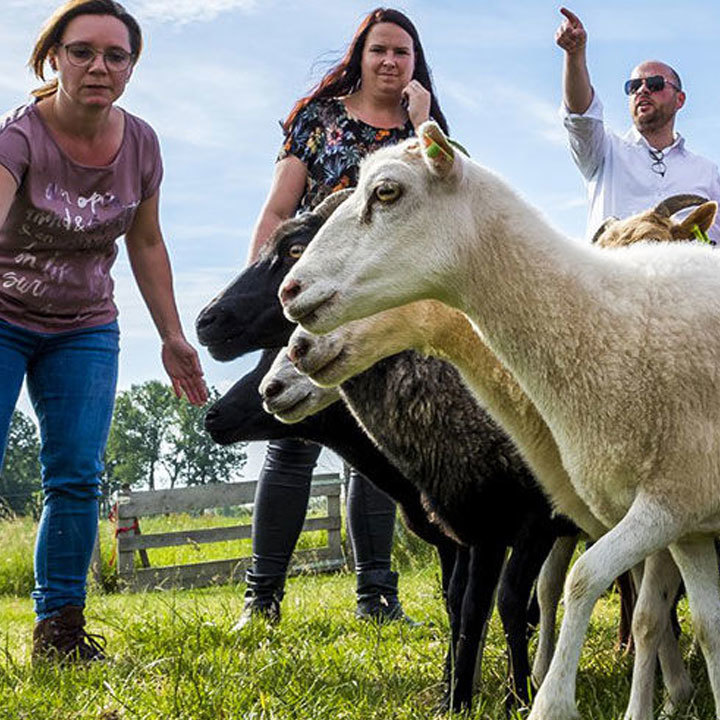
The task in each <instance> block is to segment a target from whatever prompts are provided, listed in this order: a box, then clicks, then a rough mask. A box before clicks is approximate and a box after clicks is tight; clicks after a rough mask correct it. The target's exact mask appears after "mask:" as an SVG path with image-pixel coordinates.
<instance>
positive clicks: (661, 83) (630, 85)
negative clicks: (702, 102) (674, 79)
mask: <svg viewBox="0 0 720 720" xmlns="http://www.w3.org/2000/svg"><path fill="white" fill-rule="evenodd" d="M643 83H645V87H646V88H647V89H648V92H651V93H654V92H662V91H663V90H664V89H665V86H666V85H669V86H670V87H671V88H675V89H676V90H677V91H678V92H680V88H679V87H678V86H677V85H674V84H673V83H671V82H670V81H669V80H666V79H665V78H664V77H663V76H662V75H651V76H650V77H645V78H633V79H632V80H628V81H627V82H626V83H625V94H626V95H634V94H635V93H636V92H637V91H638V90H639V89H640V88H641V87H642V84H643Z"/></svg>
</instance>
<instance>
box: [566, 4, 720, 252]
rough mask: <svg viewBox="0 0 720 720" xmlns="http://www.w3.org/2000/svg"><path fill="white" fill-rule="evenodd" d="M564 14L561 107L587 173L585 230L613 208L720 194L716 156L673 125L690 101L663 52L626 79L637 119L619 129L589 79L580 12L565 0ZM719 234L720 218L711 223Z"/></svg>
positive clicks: (619, 213)
mask: <svg viewBox="0 0 720 720" xmlns="http://www.w3.org/2000/svg"><path fill="white" fill-rule="evenodd" d="M560 12H561V13H562V14H563V15H564V16H565V20H564V21H563V23H562V24H561V25H560V27H559V28H558V30H557V32H556V34H555V41H556V42H557V44H558V45H559V46H560V47H561V48H562V49H563V50H564V51H565V63H564V73H563V107H562V109H561V115H562V117H563V122H564V124H565V127H566V128H567V131H568V136H569V140H570V150H571V153H572V156H573V160H574V161H575V164H576V165H577V166H578V168H579V170H580V172H581V173H582V174H583V177H584V178H585V182H586V185H587V190H588V200H589V204H590V207H589V210H588V222H587V231H586V236H587V238H588V239H589V238H591V237H592V236H593V235H594V233H595V230H596V229H597V228H598V227H599V226H600V224H601V223H602V222H603V220H605V218H608V217H610V216H615V217H619V218H624V217H627V216H628V215H633V214H635V213H637V212H640V211H642V210H647V209H648V208H650V207H653V206H655V205H656V204H657V203H659V202H660V201H661V200H664V199H665V198H667V197H670V196H671V195H678V194H683V193H693V194H696V195H701V196H703V197H706V198H708V199H709V200H716V201H720V175H719V174H718V168H717V166H716V165H715V163H713V162H711V161H710V160H708V159H707V158H704V157H702V156H700V155H695V154H694V153H691V152H690V151H689V150H687V149H686V147H685V139H684V138H683V137H681V136H680V135H679V134H678V133H676V132H675V115H676V114H677V112H678V110H680V108H681V107H682V106H683V105H684V104H685V93H684V92H683V90H682V83H681V81H680V77H679V76H678V74H677V73H676V72H675V70H673V69H672V68H671V67H670V66H669V65H666V64H665V63H662V62H659V61H657V60H647V61H645V62H642V63H640V65H638V66H637V67H636V68H635V69H634V70H633V71H632V74H631V76H630V80H628V81H627V82H626V83H625V92H626V93H627V95H628V97H629V102H630V116H631V117H632V121H633V127H632V128H630V130H628V131H627V132H626V133H625V134H624V135H622V136H619V135H616V134H615V133H613V132H612V131H611V130H609V129H608V128H606V127H605V123H604V121H603V109H602V103H601V102H600V100H599V98H598V96H597V93H596V92H595V91H594V89H593V87H592V84H591V83H590V74H589V72H588V68H587V61H586V55H585V49H586V46H587V32H586V31H585V28H584V27H583V25H582V23H581V22H580V19H579V18H578V17H577V16H576V15H574V14H573V13H572V12H570V10H567V9H566V8H561V10H560ZM708 234H709V236H710V239H711V240H713V241H716V242H720V225H719V224H718V219H716V221H715V224H714V225H713V226H712V227H711V228H710V231H709V233H708Z"/></svg>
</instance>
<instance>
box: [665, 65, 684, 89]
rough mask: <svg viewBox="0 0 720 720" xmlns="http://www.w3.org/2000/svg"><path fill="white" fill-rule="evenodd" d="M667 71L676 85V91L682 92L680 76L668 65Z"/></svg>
mask: <svg viewBox="0 0 720 720" xmlns="http://www.w3.org/2000/svg"><path fill="white" fill-rule="evenodd" d="M667 69H668V70H669V71H670V72H671V73H672V76H673V78H674V80H675V84H676V85H677V89H678V90H682V80H680V76H679V75H678V74H677V72H675V70H674V69H673V68H671V67H670V66H669V65H668V66H667Z"/></svg>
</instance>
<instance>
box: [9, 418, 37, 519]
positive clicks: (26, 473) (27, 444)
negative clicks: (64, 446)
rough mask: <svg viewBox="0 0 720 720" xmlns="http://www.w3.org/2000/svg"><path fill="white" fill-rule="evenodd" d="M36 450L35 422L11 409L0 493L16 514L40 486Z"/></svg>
mask: <svg viewBox="0 0 720 720" xmlns="http://www.w3.org/2000/svg"><path fill="white" fill-rule="evenodd" d="M39 454H40V439H39V436H38V431H37V427H36V426H35V423H34V422H33V421H32V420H31V419H30V418H29V417H28V416H27V415H25V414H24V413H23V412H21V411H20V410H15V411H14V412H13V416H12V420H11V422H10V430H9V433H8V442H7V449H6V451H5V462H4V464H3V468H2V473H1V474H0V496H2V497H3V498H4V500H5V503H6V504H7V505H8V506H9V507H10V508H11V509H12V510H13V511H14V512H15V513H17V514H18V515H22V514H25V513H26V511H27V506H28V504H29V503H30V501H31V499H32V497H33V493H35V492H37V491H38V490H40V489H41V488H42V480H41V476H40V459H39Z"/></svg>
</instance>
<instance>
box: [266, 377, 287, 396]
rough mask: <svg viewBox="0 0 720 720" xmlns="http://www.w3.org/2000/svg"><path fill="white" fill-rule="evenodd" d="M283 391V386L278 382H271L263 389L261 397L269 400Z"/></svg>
mask: <svg viewBox="0 0 720 720" xmlns="http://www.w3.org/2000/svg"><path fill="white" fill-rule="evenodd" d="M284 389H285V384H284V383H282V382H281V381H280V380H271V381H270V382H269V383H268V384H267V385H266V386H265V388H264V389H263V393H262V394H263V397H264V398H266V399H271V398H274V397H277V396H278V395H279V394H280V393H281V392H282V391H283V390H284Z"/></svg>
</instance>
